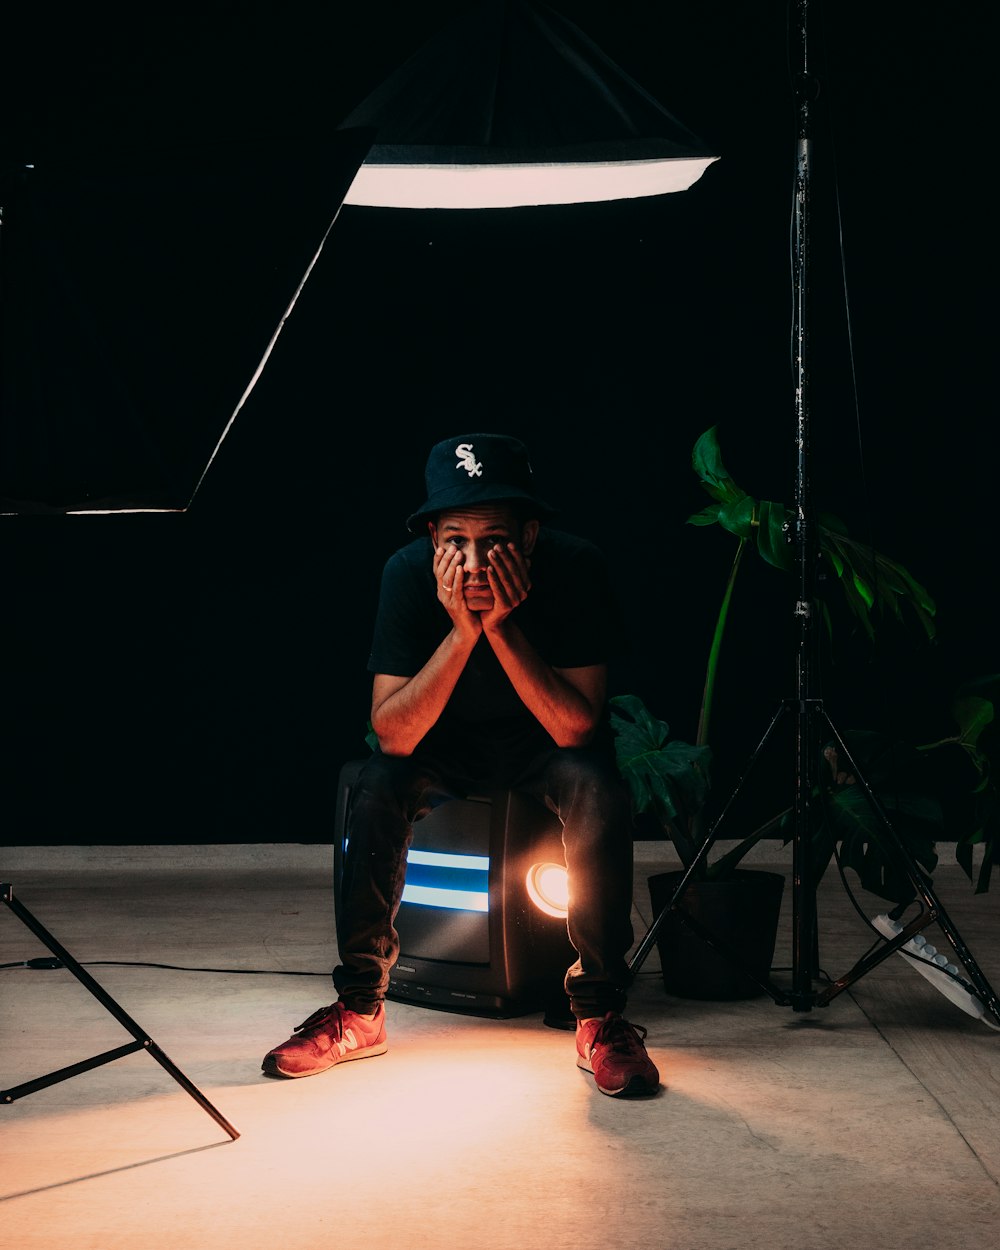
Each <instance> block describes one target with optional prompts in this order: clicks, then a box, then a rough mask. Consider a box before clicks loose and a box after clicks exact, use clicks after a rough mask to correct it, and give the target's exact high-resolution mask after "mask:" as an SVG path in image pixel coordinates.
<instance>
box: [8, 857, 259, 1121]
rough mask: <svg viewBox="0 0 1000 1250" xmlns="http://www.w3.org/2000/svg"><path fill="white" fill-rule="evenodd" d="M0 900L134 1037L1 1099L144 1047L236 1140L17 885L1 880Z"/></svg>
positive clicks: (18, 1095)
mask: <svg viewBox="0 0 1000 1250" xmlns="http://www.w3.org/2000/svg"><path fill="white" fill-rule="evenodd" d="M0 901H2V902H4V903H5V904H6V905H7V907H9V908H10V910H11V911H12V912H13V913H14V915H15V916H17V917H18V918H19V919H20V920H21V921H22V922H23V923H24V924H25V925H27V927H28V928H29V929H30V930H31V932H32V933H34V935H35V936H36V937H37V938H38V939H39V940H40V941H41V942H43V943H44V944H45V945H46V946H47V947H48V949H49V950H50V951H51V952H52V954H53V955H55V957H56V958H57V959H58V960H59V962H60V963H61V964H63V965H64V966H65V967H66V968H68V969H69V971H70V972H72V974H73V975H74V976H75V977H76V979H77V980H78V981H79V982H80V983H81V984H82V985H83V986H84V988H85V989H87V990H89V991H90V993H91V994H93V996H94V997H95V998H96V999H97V1001H98V1002H99V1003H100V1004H101V1006H102V1007H104V1008H106V1010H108V1011H109V1012H110V1013H111V1014H112V1015H113V1016H114V1018H115V1019H116V1020H117V1021H118V1023H119V1024H121V1025H122V1026H123V1027H124V1028H126V1029H127V1030H128V1031H129V1033H131V1034H132V1036H133V1037H134V1038H135V1041H133V1042H129V1043H128V1044H127V1045H125V1046H118V1047H116V1048H115V1049H114V1050H107V1051H104V1053H103V1054H100V1055H94V1057H93V1058H92V1059H84V1060H81V1062H80V1063H74V1064H70V1066H69V1067H66V1068H59V1069H58V1070H57V1071H55V1072H50V1073H49V1074H48V1075H47V1076H40V1077H36V1078H35V1080H33V1081H25V1082H24V1083H23V1084H21V1085H15V1086H14V1087H13V1088H12V1089H4V1090H0V1103H12V1102H14V1101H15V1100H16V1099H18V1098H23V1097H24V1096H25V1095H26V1094H33V1093H34V1092H35V1091H36V1090H39V1089H46V1088H47V1087H48V1086H49V1085H56V1084H58V1083H59V1082H60V1081H66V1080H68V1079H69V1078H70V1077H72V1076H77V1075H78V1074H79V1073H81V1072H89V1071H90V1070H91V1069H92V1068H98V1067H100V1066H101V1065H102V1064H105V1063H111V1062H112V1060H114V1059H122V1058H124V1056H125V1055H132V1054H135V1052H136V1051H137V1050H145V1051H148V1053H149V1054H150V1055H152V1057H153V1058H154V1059H155V1060H156V1062H157V1063H158V1064H159V1065H160V1066H161V1067H162V1068H164V1069H166V1071H167V1072H169V1073H170V1075H171V1076H172V1077H173V1078H174V1080H175V1081H176V1082H177V1084H178V1085H180V1086H181V1088H182V1089H184V1090H186V1091H187V1093H189V1094H190V1095H191V1097H192V1098H193V1099H194V1100H195V1102H196V1103H197V1104H198V1106H199V1107H201V1108H203V1109H204V1110H205V1111H207V1112H208V1114H209V1115H210V1116H211V1117H212V1119H213V1120H214V1121H215V1122H216V1124H218V1125H219V1126H220V1128H223V1129H225V1131H226V1132H227V1133H228V1134H229V1136H230V1138H231V1139H232V1140H233V1141H235V1140H236V1138H237V1137H239V1133H238V1132H237V1131H236V1129H234V1128H233V1126H232V1125H231V1124H230V1123H229V1121H228V1120H227V1119H226V1118H225V1116H223V1115H222V1114H221V1113H220V1112H219V1111H218V1110H217V1109H216V1108H215V1107H213V1106H212V1104H211V1103H210V1102H209V1101H208V1099H207V1098H206V1097H205V1095H204V1094H203V1093H202V1092H201V1091H200V1090H199V1089H198V1088H197V1087H196V1086H195V1085H193V1084H192V1083H191V1081H189V1080H188V1078H187V1077H186V1076H185V1075H184V1073H183V1072H182V1071H181V1070H180V1068H178V1067H177V1065H176V1064H175V1063H173V1062H172V1060H170V1059H169V1058H168V1057H167V1056H166V1055H165V1054H164V1053H163V1051H162V1050H161V1049H160V1048H159V1046H157V1044H156V1042H154V1041H153V1039H152V1038H151V1037H150V1036H149V1035H148V1034H147V1033H146V1032H144V1030H142V1029H141V1028H140V1027H139V1025H138V1024H136V1022H135V1021H134V1020H133V1019H132V1017H131V1016H130V1015H128V1014H127V1013H126V1012H124V1011H123V1010H122V1008H121V1007H119V1005H118V1004H117V1003H116V1002H115V1000H114V999H113V998H112V997H111V996H110V994H108V993H107V991H106V990H104V989H103V988H102V987H101V986H100V985H98V983H97V982H96V981H95V980H94V978H93V977H92V976H91V975H90V973H88V972H87V971H86V970H85V969H84V968H82V967H81V966H80V965H79V964H78V963H77V961H76V960H75V959H74V958H73V956H72V955H71V954H70V953H69V951H67V950H66V949H65V947H63V946H61V945H60V944H59V943H58V942H57V941H56V939H55V938H54V937H53V936H52V934H51V933H49V932H48V930H47V929H45V928H44V927H43V926H42V925H41V924H40V923H39V922H38V921H37V920H36V919H35V917H34V916H33V915H32V914H31V912H30V911H28V909H27V908H26V907H25V906H24V905H23V904H22V903H21V902H20V901H19V900H18V899H16V898H15V897H14V887H13V886H12V885H10V884H9V883H6V882H4V883H2V884H0Z"/></svg>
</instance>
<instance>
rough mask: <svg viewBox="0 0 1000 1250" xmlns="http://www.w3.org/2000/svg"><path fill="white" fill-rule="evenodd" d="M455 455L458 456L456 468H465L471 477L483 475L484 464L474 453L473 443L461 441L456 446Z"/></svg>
mask: <svg viewBox="0 0 1000 1250" xmlns="http://www.w3.org/2000/svg"><path fill="white" fill-rule="evenodd" d="M455 455H456V456H458V464H456V465H455V468H456V469H464V470H465V471H466V473H468V475H469V477H482V476H483V466H482V464H481V463H480V462H479V461H478V460H477V459H476V457H475V456H474V455H473V454H472V444H471V443H459V444H458V446H457V447H456V448H455Z"/></svg>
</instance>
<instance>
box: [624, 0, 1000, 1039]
mask: <svg viewBox="0 0 1000 1250" xmlns="http://www.w3.org/2000/svg"><path fill="white" fill-rule="evenodd" d="M808 3H809V0H797V10H798V19H799V27H798V35H799V39H800V47H799V53H800V59H799V65H798V67H797V73H796V75H795V90H796V93H797V97H798V119H797V120H798V126H797V140H796V163H795V214H794V218H795V219H794V231H793V242H794V252H795V275H794V276H795V300H794V336H793V337H794V357H795V410H796V431H795V440H796V449H797V460H796V479H795V507H794V512H793V519H792V522H791V532H790V534H789V537H790V539H791V540H792V541H793V542H794V545H795V575H796V579H797V598H796V603H795V619H796V625H797V631H798V640H797V654H796V692H795V698H794V699H787V700H785V701H784V702H783V703H782V704H781V706H780V707H779V709H778V711H777V712H776V713H775V715H774V718H773V719H772V721H771V723H770V725H769V726H768V728H767V729H766V731H765V733H764V736H763V738H762V739H761V741H760V743H759V744H758V746H757V748H756V750H755V751H754V753H753V755H752V756H751V758H750V762H749V765H748V766H747V768H746V769H745V770H744V772H743V775H742V776H741V778H740V780H739V782H738V783H737V786H736V789H735V791H734V793H733V794H732V795H731V797H730V798H729V800H728V801H727V802H726V803H725V805H724V807H723V809H722V812H721V814H720V815H719V817H718V818H717V820H716V821H715V823H714V824H713V826H712V828H711V829H710V830H709V833H708V836H707V838H706V839H705V841H704V842H703V844H702V845H701V847H700V848H699V850H698V853H697V855H696V856H695V859H694V862H693V863H691V864H690V865H689V866H688V868H687V870H686V871H685V872H684V874H683V875H682V876H681V879H680V881H679V882H678V885H677V887H676V889H675V890H674V893H673V896H672V897H671V899H670V900H669V901H668V902H667V904H666V906H664V907H663V909H662V910H661V911H660V913H659V914H658V915H657V916H656V917H655V918H654V920H653V923H652V925H651V926H650V928H649V930H648V932H647V933H646V935H645V937H644V938H643V939H642V941H641V942H640V944H639V946H638V947H637V948H636V951H635V953H634V955H633V957H632V959H631V961H630V964H629V968H630V970H631V971H632V972H635V971H637V970H638V969H639V968H640V967H641V966H642V963H643V962H644V960H645V959H646V956H647V955H648V954H649V952H650V950H651V948H652V946H653V943H654V941H655V940H656V935H657V932H658V931H659V929H660V927H661V924H662V922H663V920H664V919H665V917H666V916H667V915H668V914H669V913H670V912H672V911H673V912H676V914H677V915H678V917H679V918H680V919H681V920H682V921H683V922H684V923H685V924H687V925H688V926H689V927H690V928H691V929H693V930H694V932H695V933H697V934H698V935H699V936H700V937H701V938H702V940H704V941H705V942H706V943H707V944H708V945H709V946H710V947H711V948H712V949H714V950H716V951H717V952H718V953H719V954H721V955H722V956H724V957H725V958H726V959H727V960H729V962H731V963H732V964H733V965H734V966H735V967H737V968H740V969H741V970H742V971H743V972H745V973H746V975H747V976H749V977H750V978H751V980H753V981H754V982H755V983H756V984H758V985H759V986H760V987H761V989H762V990H764V991H765V992H766V993H768V994H770V995H771V996H772V998H773V999H774V1000H775V1002H777V1003H778V1004H779V1005H782V1006H789V1005H790V1006H791V1007H793V1008H794V1009H795V1010H796V1011H809V1010H810V1009H811V1008H812V1007H814V1006H825V1005H826V1004H827V1003H829V1002H830V1000H831V999H832V998H834V997H836V995H838V994H839V993H841V992H842V991H843V990H844V989H846V988H847V987H848V986H849V985H851V984H853V983H854V982H855V981H857V980H858V978H859V977H862V976H864V975H865V973H867V972H869V971H871V969H872V968H874V967H875V966H876V965H877V964H879V963H881V962H882V960H883V959H886V958H887V957H888V956H889V955H891V954H893V953H894V952H896V951H898V950H900V949H901V948H902V947H904V946H907V950H906V951H904V952H903V953H904V954H906V955H908V957H909V954H908V953H909V952H910V951H911V950H912V949H913V946H914V943H913V939H914V938H915V936H916V935H917V934H919V933H920V931H921V930H922V929H924V928H926V927H927V925H929V924H931V923H932V922H935V921H936V922H937V924H938V925H939V926H940V928H941V930H942V932H943V933H944V935H945V937H946V938H947V939H948V941H949V943H950V944H951V946H952V948H953V949H954V951H955V953H956V955H957V957H958V959H959V960H960V961H961V963H962V965H963V967H964V968H965V971H966V972H967V973H968V976H969V981H970V982H971V987H968V992H967V989H966V988H963V987H962V986H961V985H960V984H959V982H958V981H957V980H955V979H954V978H950V977H949V976H948V975H947V974H946V972H945V971H944V970H942V969H941V968H940V967H938V966H935V967H934V969H933V970H932V969H931V968H929V967H927V966H926V965H925V964H924V963H923V961H921V960H920V959H919V958H916V959H914V960H913V962H915V963H916V964H917V966H918V969H919V970H920V971H922V972H924V973H925V975H926V974H928V973H930V974H931V977H932V978H937V985H938V988H940V989H942V990H943V992H945V993H946V994H948V996H949V997H953V998H954V1001H964V999H965V998H967V999H968V1000H969V1002H968V1003H966V1004H965V1005H966V1010H970V1014H971V1013H972V1011H976V1012H978V1009H979V1007H981V1008H982V1016H983V1018H984V1020H985V1018H986V1013H989V1015H990V1016H991V1017H992V1019H993V1020H994V1021H996V1023H997V1024H1000V1002H998V1000H997V996H996V993H995V992H994V990H993V989H992V987H991V986H990V984H989V982H988V981H987V980H986V977H985V976H984V975H983V973H982V971H981V970H980V968H979V966H978V964H977V963H976V961H975V960H974V959H973V957H972V954H971V952H970V951H969V949H968V947H967V946H966V945H965V943H964V942H963V941H962V938H961V936H960V934H959V933H958V930H957V929H956V928H955V926H954V925H953V924H952V922H951V921H950V920H949V918H948V916H947V913H946V912H945V910H944V908H943V907H942V905H941V903H940V901H939V900H938V898H937V897H936V896H935V894H934V892H933V890H932V889H931V887H930V884H929V882H928V881H927V879H926V877H925V876H924V874H923V873H921V871H920V869H919V866H918V865H917V864H916V862H915V861H914V859H913V857H912V855H911V854H910V852H909V850H908V848H907V847H906V845H905V843H904V842H903V841H902V840H901V839H900V837H899V835H898V833H897V832H896V830H895V829H894V827H893V825H892V823H891V821H890V820H889V818H888V816H887V814H886V812H885V810H884V808H883V807H882V805H881V804H880V803H879V801H878V798H877V796H876V795H875V793H874V792H873V790H872V788H871V786H870V785H869V783H868V782H867V781H866V780H865V778H864V776H863V775H862V772H861V769H860V768H858V766H857V764H856V762H855V761H854V759H853V758H852V757H851V754H850V751H849V750H848V749H847V746H846V745H845V743H844V741H843V739H842V737H841V735H840V734H839V733H838V732H837V730H836V728H835V727H834V725H833V723H832V721H831V720H830V718H829V716H828V715H827V713H826V711H825V709H824V707H823V702H822V700H821V699H819V698H817V697H816V695H815V689H814V685H815V683H814V663H813V650H814V641H815V640H814V631H813V625H814V622H815V619H816V617H817V611H816V602H815V594H814V586H815V571H816V564H817V555H818V542H817V536H816V524H815V521H814V519H813V510H812V499H811V481H810V451H811V448H810V412H809V382H810V377H809V372H808V369H807V355H808V353H807V348H808V335H807V316H806V313H807V305H808V297H809V284H808V259H809V238H808V217H809V206H810V205H809V192H810V180H811V160H812V135H811V129H812V127H811V116H810V113H811V104H812V102H813V101H814V100H815V99H816V98H817V97H818V95H819V87H818V83H817V81H816V79H815V78H814V76H813V75H812V74H811V73H810V69H809V56H808ZM787 714H791V715H793V716H794V718H795V738H796V741H795V777H796V793H795V807H794V816H795V822H794V833H793V841H792V851H793V860H792V871H793V887H794V893H793V920H792V924H793V935H792V950H793V969H792V987H791V990H790V991H788V990H787V989H783V988H781V987H780V986H778V985H776V984H774V983H773V982H772V981H770V980H768V979H763V980H762V979H761V978H760V977H759V976H758V975H756V974H755V973H754V972H753V970H752V969H750V968H749V967H747V965H746V963H745V961H744V960H743V959H742V958H741V955H740V952H739V951H737V950H735V949H733V947H732V946H731V945H730V944H727V943H726V942H724V941H723V940H722V939H721V938H720V937H718V936H717V935H715V934H712V933H711V932H709V931H708V929H707V928H706V927H705V926H704V925H703V924H701V923H700V922H698V921H697V920H696V919H695V918H694V916H692V915H690V914H689V913H688V912H686V911H685V910H684V909H683V908H682V907H680V906H679V903H680V901H681V898H682V896H683V894H684V892H685V891H686V890H687V888H688V884H689V882H690V881H691V880H692V877H693V875H694V873H695V870H696V869H697V867H698V866H699V865H700V864H701V862H702V861H703V860H704V858H705V856H706V855H707V853H708V851H709V849H710V847H711V846H712V844H713V843H714V841H715V840H716V838H717V836H718V831H719V827H720V825H721V824H722V822H723V821H724V820H725V818H726V815H727V814H728V812H729V810H730V808H731V807H732V804H733V801H734V800H735V798H736V797H737V795H738V794H739V793H740V791H741V790H742V788H743V786H744V784H745V782H746V780H747V777H748V776H749V773H750V771H751V769H752V768H753V766H754V764H755V763H756V761H757V759H758V758H759V756H760V754H761V752H762V751H763V749H764V747H765V745H766V744H767V743H768V741H769V740H770V739H771V737H772V735H773V733H774V731H775V729H776V728H777V726H778V724H779V722H780V721H781V720H782V718H783V717H784V716H785V715H787ZM821 722H822V723H824V724H825V726H826V728H827V729H828V731H829V733H830V734H831V735H832V738H833V740H834V741H835V742H836V744H837V748H838V752H839V768H842V769H844V770H846V771H850V772H851V773H853V774H854V777H855V780H856V782H857V784H859V785H860V786H861V787H862V788H863V790H864V793H865V795H866V797H867V799H868V801H869V803H870V804H871V807H872V810H873V812H874V814H875V816H876V818H877V820H878V823H879V825H880V826H881V828H882V829H883V831H884V841H883V843H882V845H883V848H884V849H886V850H888V851H890V852H891V853H892V854H893V855H895V857H896V858H897V860H898V861H899V863H900V865H901V867H902V868H903V870H904V871H905V873H906V875H907V876H908V877H909V879H910V881H911V882H912V885H913V889H914V898H915V900H919V903H920V913H919V914H918V915H917V916H916V918H915V919H913V920H911V921H910V922H908V923H907V924H905V925H902V926H896V925H895V923H894V922H893V921H890V923H889V924H888V925H887V926H886V927H887V928H888V929H889V932H887V933H886V932H883V936H884V937H886V938H887V941H886V944H885V945H883V946H881V947H879V948H877V949H875V950H874V951H872V952H871V953H870V954H868V955H866V956H864V957H863V958H861V959H860V960H859V961H858V962H857V963H856V964H855V965H854V967H853V968H851V969H850V971H849V972H847V973H845V974H844V975H843V976H841V977H840V978H838V979H837V980H836V981H834V982H832V983H831V984H829V985H826V986H825V987H824V988H823V989H821V990H817V989H815V988H814V983H815V982H816V981H818V980H820V979H821V974H820V969H819V966H818V958H819V956H818V948H817V923H816V897H815V885H814V883H813V874H812V871H811V869H812V864H811V858H812V857H811V846H810V837H811V830H812V824H813V822H812V817H811V809H812V806H813V804H814V803H815V801H816V800H815V779H816V769H817V763H818V760H819V754H820V752H819V747H820V743H819V741H818V737H817V732H818V729H819V728H820V725H821ZM880 919H882V920H889V918H888V917H880ZM879 931H880V932H882V930H879ZM918 950H919V948H918ZM955 987H957V988H955ZM953 991H954V992H953ZM986 1022H987V1023H989V1021H986ZM992 1027H996V1025H993V1026H992Z"/></svg>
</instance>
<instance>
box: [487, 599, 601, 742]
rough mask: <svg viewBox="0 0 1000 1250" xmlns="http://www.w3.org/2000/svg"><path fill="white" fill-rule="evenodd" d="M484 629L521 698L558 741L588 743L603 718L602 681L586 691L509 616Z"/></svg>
mask: <svg viewBox="0 0 1000 1250" xmlns="http://www.w3.org/2000/svg"><path fill="white" fill-rule="evenodd" d="M485 633H486V637H487V638H488V639H489V643H490V646H491V647H492V648H493V651H494V653H495V654H496V657H497V659H498V660H499V661H500V665H501V667H502V668H503V670H504V672H505V673H506V674H507V676H508V677H509V678H510V682H511V685H512V686H513V687H514V689H515V690H516V691H517V693H518V695H519V696H520V698H521V702H522V703H523V704H524V705H525V707H526V708H527V709H528V711H529V712H531V713H532V715H533V716H534V717H535V718H536V719H537V720H538V722H539V724H540V725H541V726H542V728H543V729H544V730H545V731H546V733H548V734H549V736H550V737H551V738H552V739H553V741H554V742H555V743H556V745H557V746H560V747H579V746H584V745H586V743H587V742H589V741H590V739H591V737H592V736H593V733H594V730H595V728H596V727H597V723H598V721H599V719H600V715H601V711H602V706H603V694H604V691H603V683H601V685H600V688H597V686H596V685H595V688H594V689H593V690H592V691H590V692H589V695H588V694H585V693H584V692H583V691H582V690H580V689H579V688H578V687H577V686H575V685H573V683H572V682H570V681H567V680H566V678H565V677H563V676H562V675H561V674H560V673H558V672H556V670H555V669H554V668H552V666H551V665H549V664H547V663H546V662H545V660H543V659H542V657H541V656H540V655H539V654H538V652H537V651H536V650H535V648H534V647H533V646H532V645H531V643H529V642H528V640H527V639H526V638H525V636H524V634H523V633H522V632H521V630H520V629H519V628H518V626H517V625H515V624H513V622H512V621H511V619H510V618H509V617H508V618H507V619H506V620H505V621H504V622H503V623H502V624H501V625H499V626H498V627H497V628H496V629H493V630H486V631H485ZM581 671H582V670H581ZM594 672H596V670H594Z"/></svg>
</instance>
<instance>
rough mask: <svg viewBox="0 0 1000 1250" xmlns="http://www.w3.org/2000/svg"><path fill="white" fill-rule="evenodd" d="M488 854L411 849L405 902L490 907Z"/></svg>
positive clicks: (476, 908)
mask: <svg viewBox="0 0 1000 1250" xmlns="http://www.w3.org/2000/svg"><path fill="white" fill-rule="evenodd" d="M489 864H490V861H489V858H488V856H486V855H454V854H444V853H442V852H437V851H422V850H420V851H417V850H411V851H410V853H409V855H408V856H407V868H406V885H405V886H404V887H403V902H404V903H414V904H416V905H417V906H420V907H449V908H452V909H453V910H456V911H480V912H485V911H489V900H490V894H489Z"/></svg>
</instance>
